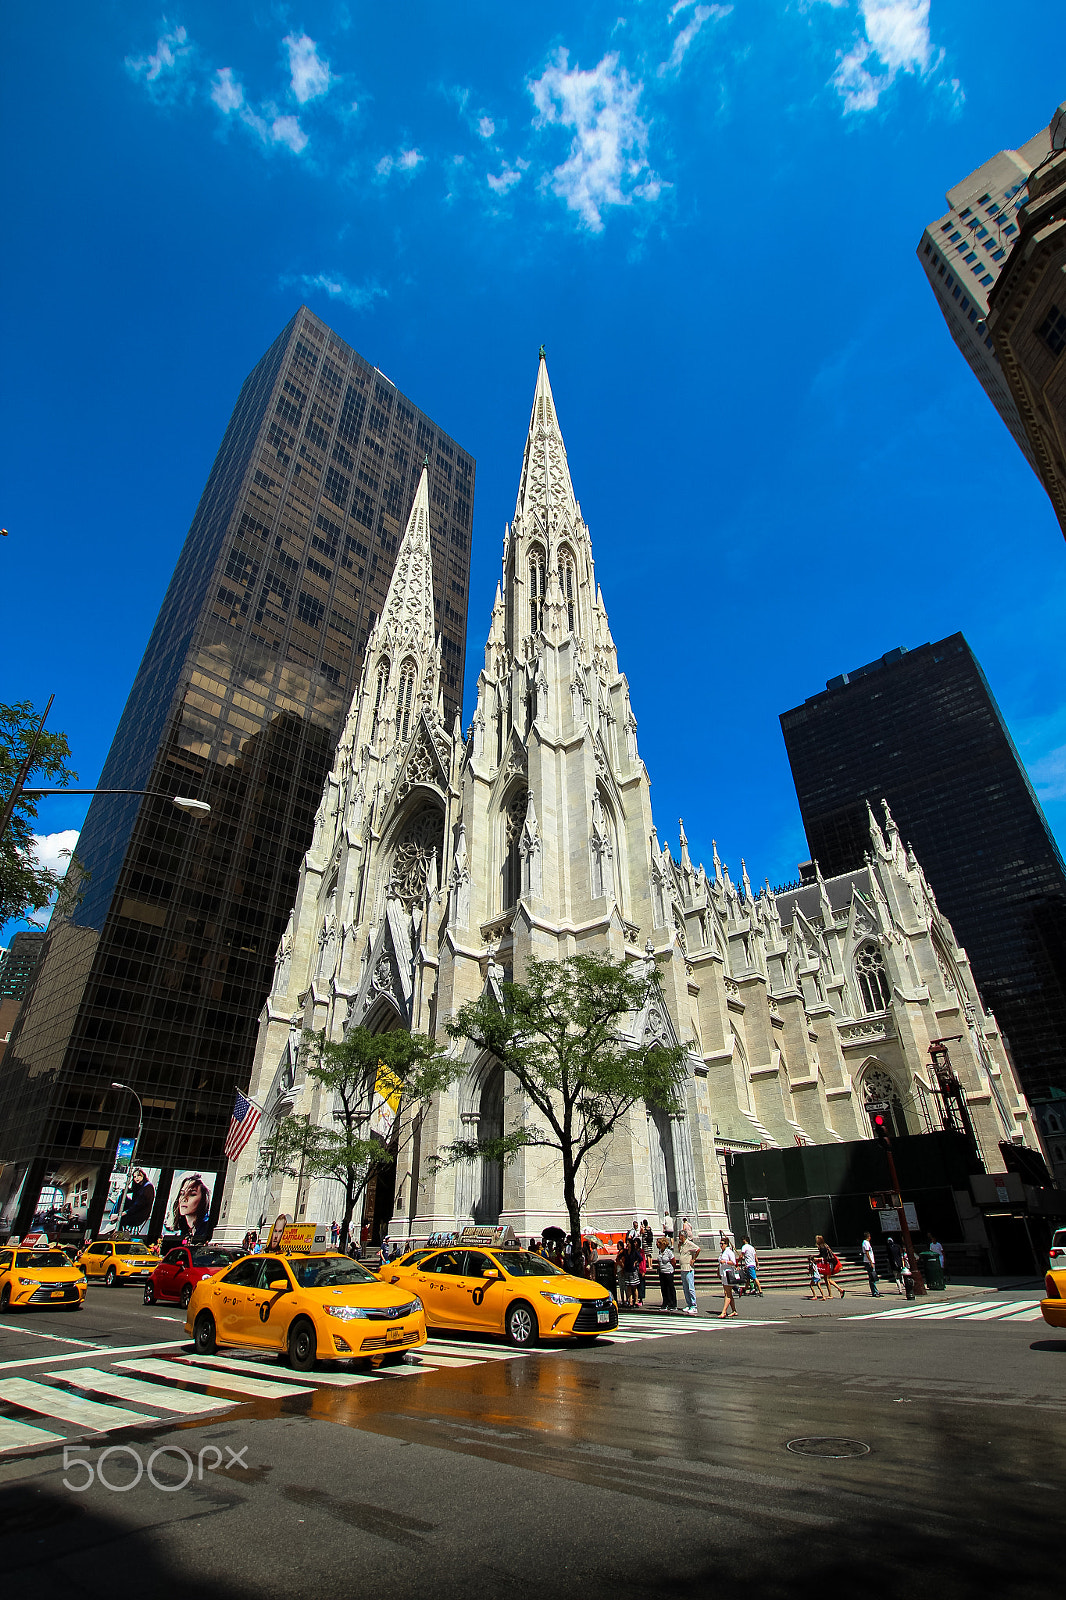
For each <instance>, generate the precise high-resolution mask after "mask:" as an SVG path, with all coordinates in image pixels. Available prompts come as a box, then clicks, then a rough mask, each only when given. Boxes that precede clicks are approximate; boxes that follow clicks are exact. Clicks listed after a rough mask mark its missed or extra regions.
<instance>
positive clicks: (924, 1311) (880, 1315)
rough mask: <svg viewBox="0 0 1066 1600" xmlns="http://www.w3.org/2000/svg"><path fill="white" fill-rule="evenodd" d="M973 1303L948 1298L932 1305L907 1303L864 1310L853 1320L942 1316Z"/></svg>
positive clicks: (868, 1320)
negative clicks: (874, 1309)
mask: <svg viewBox="0 0 1066 1600" xmlns="http://www.w3.org/2000/svg"><path fill="white" fill-rule="evenodd" d="M972 1304H973V1301H972V1300H948V1301H946V1302H944V1303H940V1302H937V1303H935V1304H931V1305H924V1306H922V1305H905V1306H893V1307H892V1308H891V1309H890V1310H888V1311H864V1312H862V1314H861V1315H860V1316H857V1317H856V1316H853V1317H852V1318H851V1321H852V1322H872V1321H873V1320H874V1318H875V1317H876V1318H877V1320H878V1321H879V1322H883V1321H884V1320H885V1319H886V1318H888V1317H932V1316H942V1315H943V1314H944V1312H945V1311H952V1310H959V1311H962V1310H964V1309H965V1308H966V1307H967V1306H971V1305H972Z"/></svg>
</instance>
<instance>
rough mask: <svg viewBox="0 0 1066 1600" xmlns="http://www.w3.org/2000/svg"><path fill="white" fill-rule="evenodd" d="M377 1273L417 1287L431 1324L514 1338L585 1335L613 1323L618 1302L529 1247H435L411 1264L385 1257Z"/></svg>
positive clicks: (517, 1341)
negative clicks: (470, 1248) (385, 1259)
mask: <svg viewBox="0 0 1066 1600" xmlns="http://www.w3.org/2000/svg"><path fill="white" fill-rule="evenodd" d="M381 1280H382V1282H383V1283H389V1284H396V1285H397V1287H398V1288H401V1289H405V1290H408V1291H410V1292H411V1293H412V1294H417V1295H418V1296H419V1298H420V1299H421V1301H422V1303H423V1305H424V1306H425V1308H426V1322H427V1324H428V1325H429V1327H431V1328H447V1329H449V1330H452V1331H455V1332H459V1331H462V1332H464V1333H495V1334H500V1333H502V1334H504V1335H505V1336H506V1338H507V1341H508V1343H509V1344H513V1345H519V1346H521V1345H534V1344H536V1342H537V1340H538V1339H576V1340H578V1341H581V1340H591V1339H595V1338H596V1337H597V1335H598V1334H601V1333H608V1332H609V1331H610V1330H611V1329H612V1328H617V1326H618V1307H617V1306H616V1305H615V1303H614V1300H613V1299H612V1298H611V1296H610V1295H609V1294H608V1293H607V1291H606V1289H604V1288H603V1287H602V1285H601V1284H598V1283H593V1282H591V1281H590V1280H589V1279H588V1278H576V1277H572V1276H571V1274H570V1273H568V1272H564V1271H563V1270H562V1268H561V1267H556V1266H553V1265H552V1263H551V1262H550V1261H546V1260H545V1259H544V1257H543V1256H538V1255H535V1254H534V1253H533V1252H532V1251H529V1250H518V1249H511V1250H504V1249H479V1250H466V1249H463V1248H462V1246H461V1245H460V1246H457V1247H453V1248H452V1249H448V1250H433V1251H430V1252H429V1253H428V1254H426V1255H424V1256H422V1258H421V1260H416V1261H412V1262H410V1263H409V1264H408V1263H407V1258H404V1259H403V1260H400V1261H394V1262H390V1263H389V1265H388V1266H386V1267H383V1268H382V1269H381Z"/></svg>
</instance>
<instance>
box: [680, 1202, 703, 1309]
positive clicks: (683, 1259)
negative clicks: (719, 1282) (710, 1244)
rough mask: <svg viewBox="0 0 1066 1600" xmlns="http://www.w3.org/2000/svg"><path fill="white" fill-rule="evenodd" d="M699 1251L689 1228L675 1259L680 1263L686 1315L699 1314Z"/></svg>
mask: <svg viewBox="0 0 1066 1600" xmlns="http://www.w3.org/2000/svg"><path fill="white" fill-rule="evenodd" d="M685 1220H686V1221H687V1220H688V1219H687V1218H686V1219H685ZM699 1253H700V1247H699V1245H698V1244H697V1243H696V1241H695V1239H694V1238H693V1237H692V1233H691V1230H690V1231H689V1233H688V1234H686V1235H684V1236H683V1237H682V1240H681V1244H680V1247H679V1249H678V1252H677V1259H678V1261H679V1263H680V1265H681V1287H682V1288H683V1289H684V1291H685V1310H684V1313H683V1314H684V1315H685V1316H687V1317H696V1316H698V1315H699V1307H698V1306H697V1304H696V1260H697V1257H698V1256H699Z"/></svg>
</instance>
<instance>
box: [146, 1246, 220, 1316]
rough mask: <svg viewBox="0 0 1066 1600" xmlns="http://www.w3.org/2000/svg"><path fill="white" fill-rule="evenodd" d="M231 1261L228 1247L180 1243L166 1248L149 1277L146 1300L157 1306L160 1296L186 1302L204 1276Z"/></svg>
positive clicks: (186, 1303) (183, 1303)
mask: <svg viewBox="0 0 1066 1600" xmlns="http://www.w3.org/2000/svg"><path fill="white" fill-rule="evenodd" d="M232 1265H233V1257H232V1256H231V1255H227V1254H226V1252H225V1250H213V1249H212V1248H211V1246H210V1245H187V1244H183V1245H179V1246H178V1247H177V1248H176V1249H174V1250H168V1251H167V1253H166V1255H165V1256H164V1257H163V1259H162V1261H161V1262H160V1263H159V1265H158V1267H156V1269H155V1271H154V1272H153V1273H152V1276H151V1277H150V1278H149V1279H148V1282H147V1283H146V1284H145V1286H144V1303H145V1305H146V1306H154V1305H155V1303H156V1301H157V1300H176V1301H177V1302H178V1304H179V1305H183V1306H187V1305H188V1304H189V1301H190V1300H191V1299H192V1292H193V1290H194V1289H195V1288H196V1285H197V1284H198V1283H199V1282H200V1279H201V1278H210V1277H211V1276H212V1275H213V1274H214V1273H216V1272H221V1271H222V1269H223V1267H231V1266H232Z"/></svg>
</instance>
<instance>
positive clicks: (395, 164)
mask: <svg viewBox="0 0 1066 1600" xmlns="http://www.w3.org/2000/svg"><path fill="white" fill-rule="evenodd" d="M425 159H426V158H425V156H424V155H423V154H422V152H421V150H419V149H417V148H415V147H412V148H411V149H410V150H403V149H401V150H398V151H397V153H396V154H395V155H385V156H382V157H381V160H380V161H378V162H377V163H376V164H375V167H374V172H375V173H376V174H377V176H378V178H379V179H381V180H382V181H384V180H385V179H387V178H390V177H391V176H392V174H393V173H394V172H399V173H407V174H410V173H412V172H414V171H415V169H416V168H417V167H420V166H421V165H422V163H423V161H424V160H425Z"/></svg>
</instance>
